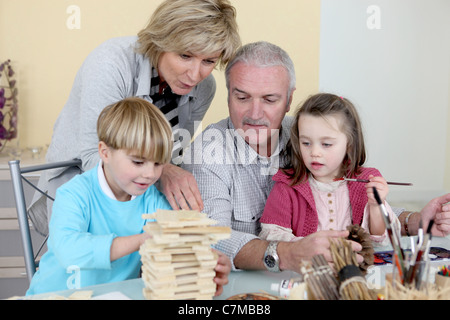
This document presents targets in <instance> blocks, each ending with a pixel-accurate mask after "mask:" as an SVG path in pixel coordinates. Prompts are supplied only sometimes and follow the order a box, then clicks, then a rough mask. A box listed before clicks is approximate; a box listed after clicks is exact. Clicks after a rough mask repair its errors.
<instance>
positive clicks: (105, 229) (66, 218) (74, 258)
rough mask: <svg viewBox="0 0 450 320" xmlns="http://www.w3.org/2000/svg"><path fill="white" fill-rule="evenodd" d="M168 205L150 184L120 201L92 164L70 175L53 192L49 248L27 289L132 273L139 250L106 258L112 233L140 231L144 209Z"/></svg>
mask: <svg viewBox="0 0 450 320" xmlns="http://www.w3.org/2000/svg"><path fill="white" fill-rule="evenodd" d="M157 209H166V210H171V207H170V205H169V203H168V201H167V200H166V198H165V196H164V195H163V194H162V193H160V192H159V191H158V190H157V189H156V187H155V186H151V187H150V188H149V189H148V190H147V191H146V192H145V193H144V194H143V195H141V196H137V197H136V198H134V199H133V200H130V201H127V202H121V201H117V200H114V199H111V198H110V197H108V196H107V195H106V194H105V193H104V192H103V191H102V189H101V187H100V184H99V178H98V173H97V167H96V168H93V169H91V170H89V171H86V172H85V173H84V174H82V175H79V176H76V177H74V178H73V179H72V180H70V181H69V182H67V183H66V184H64V185H63V186H61V187H60V188H59V189H58V190H57V193H56V198H55V202H54V204H53V214H52V218H51V221H50V226H49V228H50V236H49V239H48V245H47V246H48V251H47V252H46V253H45V254H44V255H43V256H42V258H41V261H40V267H39V269H38V271H37V272H36V274H35V275H34V277H33V279H32V281H31V284H30V288H29V289H28V291H27V295H31V294H38V293H44V292H50V291H59V290H66V289H74V288H81V287H85V286H90V285H95V284H100V283H107V282H116V281H122V280H126V279H132V278H137V277H138V275H139V269H140V266H141V261H140V255H139V252H134V253H132V254H130V255H127V256H125V257H122V258H120V259H118V260H116V261H113V262H111V261H110V248H111V243H112V241H113V239H114V238H115V237H121V236H129V235H134V234H138V233H141V232H143V231H142V228H143V226H144V225H145V222H146V221H145V220H144V219H142V214H143V213H153V212H155V211H156V210H157Z"/></svg>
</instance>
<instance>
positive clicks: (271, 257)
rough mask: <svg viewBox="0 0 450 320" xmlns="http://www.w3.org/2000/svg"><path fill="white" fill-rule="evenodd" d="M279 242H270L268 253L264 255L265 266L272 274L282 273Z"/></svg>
mask: <svg viewBox="0 0 450 320" xmlns="http://www.w3.org/2000/svg"><path fill="white" fill-rule="evenodd" d="M277 247H278V242H277V241H271V242H269V245H268V246H267V249H266V252H265V253H264V260H263V262H264V265H265V266H266V268H267V270H269V271H271V272H280V258H279V257H278V254H277Z"/></svg>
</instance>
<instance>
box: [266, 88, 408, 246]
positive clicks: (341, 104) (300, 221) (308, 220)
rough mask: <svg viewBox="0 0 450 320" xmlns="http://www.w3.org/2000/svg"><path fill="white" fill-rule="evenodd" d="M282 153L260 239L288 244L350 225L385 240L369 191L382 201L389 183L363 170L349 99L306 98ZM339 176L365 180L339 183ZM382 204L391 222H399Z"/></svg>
mask: <svg viewBox="0 0 450 320" xmlns="http://www.w3.org/2000/svg"><path fill="white" fill-rule="evenodd" d="M287 153H288V159H289V165H288V167H287V168H284V169H280V170H279V171H278V173H277V174H275V175H274V177H273V180H274V181H275V185H274V187H273V189H272V191H271V193H270V195H269V197H268V199H267V202H266V206H265V209H264V212H263V216H262V218H261V226H262V230H261V233H260V237H261V238H264V239H267V240H280V241H281V240H282V241H292V240H296V239H300V238H302V237H305V236H307V235H308V234H311V233H314V232H316V231H319V230H345V229H346V227H347V226H349V225H351V224H359V225H362V227H364V228H365V229H366V230H367V231H368V232H369V233H370V234H371V235H372V239H373V240H374V241H379V242H381V241H383V240H384V239H385V238H386V234H385V230H386V229H385V224H384V220H383V217H382V213H381V211H380V209H379V206H378V204H377V202H376V200H375V198H374V195H373V187H375V188H376V189H377V191H378V193H379V195H380V198H381V199H382V201H384V202H385V199H386V196H387V194H388V185H387V183H386V180H385V179H384V178H383V177H382V176H381V174H380V172H379V171H378V170H377V169H374V168H365V167H363V164H364V162H365V160H366V151H365V147H364V139H363V134H362V129H361V122H360V119H359V116H358V114H357V112H356V109H355V107H354V106H353V105H352V103H351V102H350V101H348V100H347V99H344V98H341V97H338V96H336V95H332V94H326V93H321V94H316V95H314V96H312V97H310V98H309V99H308V100H306V102H305V103H304V104H303V106H301V107H300V108H299V110H298V111H297V114H296V118H295V121H294V125H293V126H292V129H291V138H290V141H289V144H288V147H287ZM344 177H347V178H359V179H367V180H369V181H370V182H369V183H367V184H365V183H361V182H347V181H343V180H340V179H342V178H344ZM385 205H386V208H387V210H388V212H389V215H390V218H391V221H395V223H399V222H398V219H397V217H396V216H395V214H394V213H393V212H392V209H391V208H390V207H389V205H388V204H387V203H386V202H385ZM399 230H400V229H399Z"/></svg>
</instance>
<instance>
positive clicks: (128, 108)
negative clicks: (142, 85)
mask: <svg viewBox="0 0 450 320" xmlns="http://www.w3.org/2000/svg"><path fill="white" fill-rule="evenodd" d="M97 134H98V139H99V141H103V142H104V143H105V144H106V145H107V146H109V147H111V148H113V149H116V150H118V149H124V150H127V151H130V152H133V154H135V155H137V156H139V157H141V158H142V159H150V160H151V161H153V162H158V163H161V164H164V163H168V162H169V161H170V159H171V154H172V146H173V142H172V129H171V127H170V124H169V122H168V121H167V120H166V118H165V117H164V115H163V114H162V112H161V111H160V110H159V109H158V108H157V107H155V106H154V105H153V104H151V103H150V102H148V101H146V100H143V99H140V98H136V97H131V98H126V99H124V100H121V101H119V102H117V103H115V104H112V105H109V106H107V107H106V108H104V109H103V111H102V112H101V113H100V116H99V117H98V120H97Z"/></svg>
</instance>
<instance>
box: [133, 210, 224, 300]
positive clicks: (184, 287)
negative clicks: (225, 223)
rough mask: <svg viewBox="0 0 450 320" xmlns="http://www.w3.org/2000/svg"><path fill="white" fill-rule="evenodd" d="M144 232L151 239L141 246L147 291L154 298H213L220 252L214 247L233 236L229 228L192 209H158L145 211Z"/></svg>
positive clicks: (143, 273)
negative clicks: (216, 251)
mask: <svg viewBox="0 0 450 320" xmlns="http://www.w3.org/2000/svg"><path fill="white" fill-rule="evenodd" d="M143 218H144V219H148V220H149V222H148V223H147V224H146V225H145V226H144V232H147V233H148V234H150V236H151V237H150V238H149V239H147V240H146V241H145V243H144V244H143V245H142V246H141V248H140V250H139V253H140V255H141V260H142V279H143V280H144V284H145V288H144V289H143V294H144V297H145V298H146V299H151V300H178V299H199V300H205V299H212V297H213V296H214V293H215V291H216V285H215V283H214V282H213V279H214V276H215V271H214V267H215V266H216V263H217V258H218V257H217V254H216V253H215V252H214V251H213V250H212V248H211V246H212V245H213V244H215V243H217V242H218V241H219V240H222V239H226V238H228V237H229V236H230V232H231V230H230V228H229V227H220V226H213V225H214V224H216V223H217V222H216V221H215V220H212V219H209V218H207V217H206V214H204V213H200V212H198V211H188V210H177V211H171V210H158V211H157V212H155V213H154V214H144V215H143Z"/></svg>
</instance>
